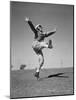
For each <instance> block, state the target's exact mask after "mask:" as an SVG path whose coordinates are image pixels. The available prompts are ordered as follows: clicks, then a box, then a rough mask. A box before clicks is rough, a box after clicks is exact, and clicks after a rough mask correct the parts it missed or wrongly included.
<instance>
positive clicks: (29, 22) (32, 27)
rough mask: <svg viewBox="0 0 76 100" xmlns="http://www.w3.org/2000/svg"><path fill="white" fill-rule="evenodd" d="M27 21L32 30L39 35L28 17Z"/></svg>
mask: <svg viewBox="0 0 76 100" xmlns="http://www.w3.org/2000/svg"><path fill="white" fill-rule="evenodd" d="M25 21H26V22H27V23H28V24H29V26H30V28H31V30H32V31H33V32H34V33H35V35H37V31H36V29H35V27H34V25H33V24H32V21H31V20H30V19H29V18H27V17H26V18H25Z"/></svg>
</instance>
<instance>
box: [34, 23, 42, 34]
mask: <svg viewBox="0 0 76 100" xmlns="http://www.w3.org/2000/svg"><path fill="white" fill-rule="evenodd" d="M35 29H36V30H37V31H40V32H43V27H42V25H40V24H38V25H36V27H35Z"/></svg>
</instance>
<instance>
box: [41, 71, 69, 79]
mask: <svg viewBox="0 0 76 100" xmlns="http://www.w3.org/2000/svg"><path fill="white" fill-rule="evenodd" d="M63 74H65V73H57V74H53V75H49V76H46V77H43V78H40V80H44V79H48V78H52V77H58V78H68V76H63Z"/></svg>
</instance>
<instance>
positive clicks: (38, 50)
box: [32, 40, 48, 54]
mask: <svg viewBox="0 0 76 100" xmlns="http://www.w3.org/2000/svg"><path fill="white" fill-rule="evenodd" d="M45 47H48V45H47V43H45V42H44V41H42V42H39V41H37V40H35V41H34V42H33V44H32V48H33V50H34V51H35V52H36V54H42V49H43V48H45Z"/></svg>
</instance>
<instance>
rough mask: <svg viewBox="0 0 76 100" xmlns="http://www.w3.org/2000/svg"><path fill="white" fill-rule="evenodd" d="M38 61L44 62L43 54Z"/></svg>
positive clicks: (41, 63)
mask: <svg viewBox="0 0 76 100" xmlns="http://www.w3.org/2000/svg"><path fill="white" fill-rule="evenodd" d="M39 63H40V65H43V64H44V57H43V56H40V57H39Z"/></svg>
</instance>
